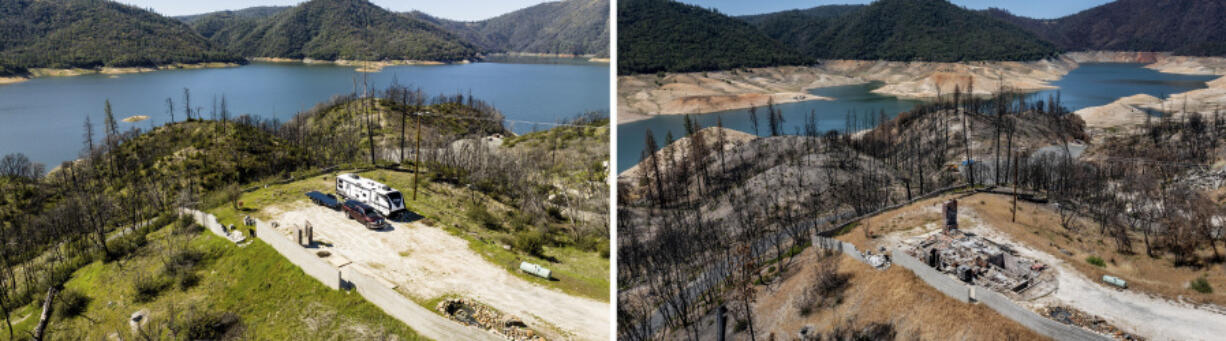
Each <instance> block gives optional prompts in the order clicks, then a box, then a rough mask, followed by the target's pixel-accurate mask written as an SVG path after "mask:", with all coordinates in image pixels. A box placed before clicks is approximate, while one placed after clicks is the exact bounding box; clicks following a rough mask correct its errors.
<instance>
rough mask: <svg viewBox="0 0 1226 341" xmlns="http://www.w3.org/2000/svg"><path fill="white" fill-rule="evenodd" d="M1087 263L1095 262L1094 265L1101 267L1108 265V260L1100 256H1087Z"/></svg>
mask: <svg viewBox="0 0 1226 341" xmlns="http://www.w3.org/2000/svg"><path fill="white" fill-rule="evenodd" d="M1086 263H1090V264H1094V266H1097V267H1100V268H1103V267H1107V262H1104V261H1103V259H1102V258H1099V257H1098V256H1089V257H1086Z"/></svg>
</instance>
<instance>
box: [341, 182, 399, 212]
mask: <svg viewBox="0 0 1226 341" xmlns="http://www.w3.org/2000/svg"><path fill="white" fill-rule="evenodd" d="M336 194H339V195H340V196H341V197H342V198H345V199H349V200H353V201H357V202H360V203H363V204H367V205H370V206H371V207H374V208H375V211H378V212H379V214H382V215H383V216H385V217H392V216H395V215H397V214H400V213H403V212H405V207H404V196H403V195H401V194H400V191H397V190H395V189H392V188H391V187H388V186H387V185H384V184H381V183H379V182H377V181H374V180H371V179H367V178H363V177H360V176H357V175H356V174H352V173H345V174H341V175H338V176H337V177H336Z"/></svg>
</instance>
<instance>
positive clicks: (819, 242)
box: [813, 236, 868, 264]
mask: <svg viewBox="0 0 1226 341" xmlns="http://www.w3.org/2000/svg"><path fill="white" fill-rule="evenodd" d="M813 245H816V246H817V247H820V248H823V249H828V250H838V251H839V252H842V253H843V254H845V255H847V256H848V257H851V258H852V259H855V260H858V261H860V263H864V264H868V260H867V259H864V255H862V254H860V250H857V249H856V246H855V245H852V244H851V243H847V242H843V241H840V240H838V239H833V238H826V237H822V236H814V237H813Z"/></svg>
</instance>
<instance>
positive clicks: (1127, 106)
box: [1074, 94, 1162, 129]
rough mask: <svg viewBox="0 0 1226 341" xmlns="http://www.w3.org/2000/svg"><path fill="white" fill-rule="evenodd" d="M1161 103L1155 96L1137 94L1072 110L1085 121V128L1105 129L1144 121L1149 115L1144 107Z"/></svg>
mask: <svg viewBox="0 0 1226 341" xmlns="http://www.w3.org/2000/svg"><path fill="white" fill-rule="evenodd" d="M1160 103H1162V100H1161V99H1158V98H1157V97H1154V96H1150V95H1145V94H1138V95H1132V96H1129V97H1124V98H1121V99H1118V100H1116V101H1115V102H1111V103H1110V104H1107V105H1102V106H1097V107H1089V108H1085V109H1081V110H1077V111H1076V112H1074V114H1076V115H1077V116H1079V117H1081V119H1082V120H1083V121H1085V122H1086V127H1087V128H1092V129H1095V128H1096V129H1106V128H1114V127H1120V126H1133V125H1139V124H1143V123H1145V118H1146V117H1149V114H1148V113H1146V111H1145V108H1146V107H1148V106H1150V105H1153V104H1160Z"/></svg>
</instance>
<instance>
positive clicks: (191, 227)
mask: <svg viewBox="0 0 1226 341" xmlns="http://www.w3.org/2000/svg"><path fill="white" fill-rule="evenodd" d="M200 231H204V227H203V226H200V224H197V223H196V220H195V219H193V218H192V216H190V215H183V216H181V217H179V220H178V221H177V222H176V223H175V226H174V229H173V230H171V232H172V233H174V234H193V233H197V232H200Z"/></svg>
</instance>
